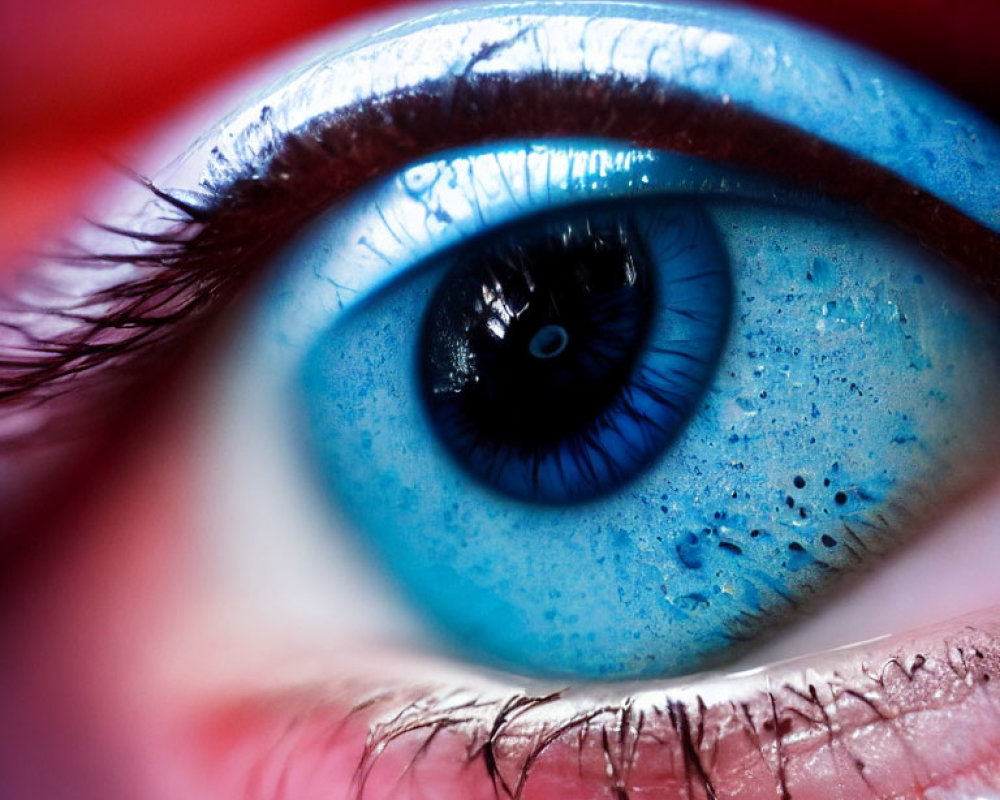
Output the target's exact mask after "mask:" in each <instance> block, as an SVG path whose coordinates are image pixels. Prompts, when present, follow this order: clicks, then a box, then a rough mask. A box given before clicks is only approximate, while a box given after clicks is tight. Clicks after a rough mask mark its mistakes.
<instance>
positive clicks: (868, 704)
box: [212, 619, 1000, 800]
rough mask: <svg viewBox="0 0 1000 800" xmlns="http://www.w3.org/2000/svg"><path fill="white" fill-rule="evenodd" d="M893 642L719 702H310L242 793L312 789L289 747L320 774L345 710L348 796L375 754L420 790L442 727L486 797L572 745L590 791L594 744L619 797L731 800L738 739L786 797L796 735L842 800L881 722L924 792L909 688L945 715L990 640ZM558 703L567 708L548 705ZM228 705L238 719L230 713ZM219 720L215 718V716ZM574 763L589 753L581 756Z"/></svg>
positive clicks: (467, 693) (396, 696)
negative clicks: (350, 746)
mask: <svg viewBox="0 0 1000 800" xmlns="http://www.w3.org/2000/svg"><path fill="white" fill-rule="evenodd" d="M905 650H907V648H900V649H885V650H878V649H875V650H872V651H870V652H869V653H868V654H867V657H866V660H863V661H862V662H861V668H860V670H859V671H858V674H857V675H856V676H853V677H852V672H853V670H851V668H850V667H849V666H847V665H844V666H845V667H847V668H846V669H844V670H843V671H842V672H841V671H834V672H833V673H832V677H831V678H829V679H828V680H826V681H825V682H823V683H818V682H816V678H815V676H814V675H812V674H810V673H809V672H808V671H805V672H803V673H801V674H798V675H797V676H796V677H789V678H786V679H785V680H783V681H782V682H781V683H776V684H773V685H772V684H771V683H770V682H768V683H767V688H766V689H764V688H761V689H757V688H756V687H754V689H753V690H752V691H744V692H740V691H739V688H738V687H730V688H729V690H728V691H727V696H728V697H729V698H730V699H729V700H728V701H727V702H725V703H722V704H717V703H713V702H712V698H710V697H707V696H705V695H703V694H702V693H700V692H698V691H694V690H686V689H684V688H683V687H676V688H675V691H672V692H664V691H662V689H661V690H660V691H654V692H649V691H647V692H645V693H639V694H629V693H625V694H623V695H622V696H621V697H615V698H613V699H611V700H609V701H607V702H605V703H601V704H600V705H599V706H598V707H596V708H593V707H592V708H588V709H587V710H585V711H579V710H574V709H573V702H574V697H573V694H572V691H571V690H565V689H557V690H553V691H548V690H543V691H536V692H532V691H525V690H520V691H512V692H510V693H503V694H500V695H497V696H489V695H485V694H482V693H480V692H478V691H476V690H470V689H455V688H450V689H448V688H444V687H440V686H433V685H431V686H423V687H421V688H417V689H414V690H408V691H405V692H404V691H400V690H388V691H378V692H376V693H373V694H368V695H365V694H363V693H362V696H361V699H360V700H358V701H357V702H355V703H354V705H353V706H352V707H350V708H349V709H347V710H346V711H337V710H334V709H333V708H329V707H327V706H326V705H324V704H320V705H318V706H310V707H308V708H305V709H300V710H299V711H298V712H297V713H295V714H294V715H293V722H292V723H291V724H290V725H288V726H286V727H283V728H282V730H281V732H280V734H279V738H278V740H277V741H272V742H271V745H270V747H269V748H268V750H267V754H266V755H265V756H264V757H263V759H262V761H260V762H258V763H257V764H256V769H255V770H253V771H252V774H253V775H254V776H255V777H254V778H253V779H252V783H251V785H250V786H249V787H247V788H246V790H245V792H244V793H245V796H247V797H261V798H264V797H266V798H273V797H288V796H294V788H293V789H291V790H290V789H289V787H301V786H302V785H303V784H301V783H299V782H298V781H302V780H304V781H305V783H304V786H305V787H306V788H310V787H312V786H313V784H312V783H311V782H310V779H309V776H310V775H311V774H312V773H311V771H310V770H309V768H308V767H307V768H306V773H305V775H304V776H303V775H302V774H300V773H299V770H301V769H302V768H303V766H304V765H303V764H302V763H301V762H300V761H299V758H300V756H298V755H297V754H301V753H314V752H317V751H318V752H319V754H320V759H321V761H320V764H319V765H312V766H313V768H316V767H317V766H318V767H319V774H323V770H322V759H324V758H325V757H327V755H328V754H329V756H330V757H332V756H333V754H334V753H335V752H336V750H337V741H338V736H339V735H340V734H341V733H343V732H344V731H345V730H346V729H347V728H348V727H349V726H350V725H351V723H352V721H355V720H356V721H358V722H359V723H360V724H361V725H363V726H364V727H365V728H366V729H367V730H368V736H367V740H366V741H365V743H364V747H363V749H362V751H361V752H360V753H359V755H358V757H357V759H356V763H355V769H354V779H353V784H352V794H351V796H352V797H354V798H356V799H357V800H362V798H364V797H365V796H366V793H365V792H366V787H367V786H368V784H369V783H370V782H375V781H376V779H377V777H378V771H379V769H380V764H381V762H382V760H385V761H386V762H387V763H388V764H390V766H388V769H389V770H390V771H391V773H392V774H393V775H395V776H398V777H397V778H396V780H397V781H399V780H403V779H406V780H408V781H411V782H414V783H415V785H416V786H417V787H418V792H419V779H420V778H419V769H420V763H421V761H430V762H431V763H433V761H434V759H433V758H432V757H431V753H430V751H431V750H432V748H433V747H435V746H443V747H447V746H448V745H447V744H445V745H442V744H441V742H442V740H444V739H447V737H449V736H451V735H454V736H456V737H457V748H458V751H459V752H461V753H462V758H463V759H464V764H465V766H466V767H469V768H477V767H478V768H479V769H481V770H483V771H484V772H485V776H486V778H487V780H488V781H489V782H490V784H491V785H492V787H493V793H494V796H495V797H496V798H497V800H500V798H509V800H521V798H522V797H523V796H524V795H525V792H526V791H527V789H528V787H529V781H532V780H535V779H536V775H535V772H536V770H538V771H543V772H544V771H545V769H546V755H547V753H548V751H549V750H550V749H554V748H558V747H564V746H568V747H570V748H572V749H573V750H574V751H575V752H576V753H578V754H579V759H580V779H581V780H584V781H587V783H586V786H587V789H588V792H593V791H594V790H595V788H596V787H597V786H598V781H597V780H595V778H596V776H595V775H594V774H593V773H590V772H588V773H585V772H584V763H585V757H586V754H588V753H589V752H590V751H591V750H594V749H596V751H597V753H598V754H600V755H601V756H602V757H601V760H600V762H599V763H600V764H602V765H603V767H604V769H603V775H602V778H603V780H604V781H605V782H606V783H604V786H605V787H606V788H607V790H608V792H609V796H614V797H617V796H621V797H625V796H629V792H639V793H641V792H642V791H643V790H644V789H645V790H646V791H651V792H654V793H662V792H665V791H667V790H668V789H669V788H670V786H672V785H673V783H672V782H676V783H677V786H676V790H675V791H676V792H677V795H678V796H686V797H702V796H704V797H707V798H716V797H723V796H731V792H732V791H733V777H732V776H730V775H727V774H725V773H721V772H720V767H719V764H718V763H717V762H718V760H719V759H720V758H721V759H723V760H724V759H725V757H724V756H720V751H726V750H727V749H728V750H732V749H733V747H734V746H735V745H734V743H733V741H732V740H739V739H746V740H748V741H749V742H751V744H752V751H753V752H754V753H759V754H760V759H761V761H760V764H744V765H743V766H742V768H741V769H742V770H743V771H745V773H746V774H744V775H743V776H742V778H741V779H740V781H738V782H737V783H738V784H739V785H742V782H744V781H746V779H747V776H748V775H750V774H756V775H758V776H759V777H764V776H766V778H769V779H770V780H773V781H774V791H775V796H777V797H785V798H790V797H794V796H796V792H797V791H798V789H799V788H800V786H798V785H796V784H797V782H801V780H802V775H801V770H803V769H811V770H814V769H816V768H817V766H816V765H817V764H819V763H821V762H822V761H823V758H824V756H820V755H819V752H815V753H814V752H813V751H812V750H811V749H810V748H809V746H807V745H804V743H807V742H809V741H816V742H821V743H822V744H820V745H819V748H818V749H819V750H822V751H824V752H825V754H826V756H827V757H829V758H830V759H831V760H832V761H838V760H840V761H845V759H846V761H845V765H849V766H850V767H851V768H852V770H853V774H852V775H843V776H840V778H839V785H840V789H841V791H842V792H846V793H847V794H846V795H845V796H861V795H860V794H858V795H855V794H853V793H851V785H852V783H853V784H857V786H856V787H855V788H860V787H863V788H864V790H865V791H867V792H869V793H871V794H872V795H873V796H874V794H878V793H879V791H880V789H881V788H882V784H883V783H884V781H885V777H886V776H885V775H883V774H882V773H881V772H880V766H882V765H880V764H878V763H877V762H876V763H866V761H865V759H866V758H867V757H868V749H867V747H868V746H869V743H868V741H867V737H871V736H874V737H875V739H876V740H877V741H878V742H880V743H881V744H884V740H883V739H881V738H879V737H880V734H881V733H882V732H884V731H883V727H882V726H891V729H892V731H893V735H894V737H898V740H899V742H898V744H899V746H901V747H904V748H907V749H910V750H912V755H913V758H914V759H915V760H914V764H913V768H914V770H916V771H919V772H921V773H926V774H924V775H923V778H922V779H918V778H916V777H914V780H915V781H917V783H918V784H919V785H920V786H921V788H922V789H924V790H926V791H928V793H929V792H930V790H931V789H932V788H934V787H935V785H936V784H935V783H934V781H935V780H939V779H940V776H938V778H937V779H936V778H934V776H933V768H932V767H931V766H930V765H929V764H928V765H924V764H921V761H920V759H921V745H923V744H924V740H923V738H922V732H923V731H924V729H925V728H926V727H927V725H930V726H931V727H933V722H927V721H926V720H922V721H918V720H911V719H910V715H911V714H912V715H920V714H927V712H928V711H929V707H928V706H927V705H926V704H925V702H924V700H922V699H920V698H929V697H937V698H941V697H947V698H949V700H948V701H947V702H946V703H944V705H943V706H935V710H934V711H931V712H930V715H931V716H933V714H934V713H941V714H947V713H948V707H949V703H952V702H954V703H956V704H960V703H961V702H963V698H967V697H968V696H970V695H972V694H973V693H975V692H977V691H978V690H979V688H980V687H982V686H985V685H987V684H989V683H990V682H991V680H992V678H993V676H995V675H996V673H997V670H998V669H1000V666H998V664H997V658H996V656H995V653H996V637H995V636H994V635H992V634H991V633H990V632H989V631H988V630H986V628H985V626H984V627H980V626H979V625H978V624H977V622H976V621H975V620H971V619H970V621H969V624H967V625H966V626H965V627H964V628H963V630H962V631H961V633H958V634H956V635H955V636H954V637H953V638H951V639H947V638H930V639H928V640H926V641H922V642H918V643H914V647H913V648H912V650H910V655H903V652H904V651H905ZM793 674H795V673H794V671H791V672H789V675H793ZM267 705H268V706H271V705H278V706H280V705H282V701H281V698H276V697H272V698H270V699H269V700H268V701H267ZM333 705H334V706H335V705H336V704H333ZM560 705H562V706H569V709H570V710H565V709H559V710H557V711H553V708H554V707H559V706H560ZM231 712H232V713H235V714H236V716H237V718H242V714H241V711H240V710H238V709H231ZM243 712H244V713H245V709H244V710H243ZM536 712H537V713H536ZM227 717H228V715H227V714H223V715H222V719H226V718H227ZM212 719H218V717H214V716H213V717H212ZM660 720H664V721H666V723H667V725H666V726H664V725H662V724H660V723H659V721H660ZM653 730H657V731H667V732H669V733H667V735H666V736H665V737H664V736H662V734H661V735H657V734H652V733H651V731H653ZM880 746H881V745H880ZM647 748H651V749H652V750H653V751H654V752H655V753H656V754H660V753H672V754H676V758H677V760H676V761H671V762H670V763H668V764H660V765H652V766H651V762H649V761H648V760H647V759H648V757H649V756H650V755H652V753H650V752H648V750H647ZM400 750H401V751H402V753H401V752H399V751H400ZM862 756H863V757H864V758H863V757H862ZM730 758H731V754H730ZM396 759H400V760H399V761H397V760H396ZM803 760H805V761H807V762H808V764H809V766H806V765H805V764H804V763H803ZM586 763H587V764H591V765H593V764H595V763H598V762H594V761H591V760H590V759H586ZM657 766H658V767H659V769H660V771H657ZM650 769H652V772H649V770H650ZM755 771H756V772H755ZM723 787H725V788H723ZM682 793H683V794H682ZM532 796H534V795H532ZM864 796H868V795H867V794H866V795H864ZM879 796H881V794H879ZM935 796H937V795H935Z"/></svg>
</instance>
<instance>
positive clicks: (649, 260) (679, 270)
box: [417, 202, 731, 503]
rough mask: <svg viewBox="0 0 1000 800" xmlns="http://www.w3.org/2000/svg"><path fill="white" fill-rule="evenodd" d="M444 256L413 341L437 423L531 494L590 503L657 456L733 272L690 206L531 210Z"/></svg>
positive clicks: (690, 404) (479, 467)
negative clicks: (444, 267)
mask: <svg viewBox="0 0 1000 800" xmlns="http://www.w3.org/2000/svg"><path fill="white" fill-rule="evenodd" d="M634 205H636V204H633V206H634ZM437 260H438V259H435V261H437ZM440 260H442V261H444V262H445V263H448V264H449V265H450V266H449V268H448V273H447V274H446V275H445V276H444V277H443V278H441V280H440V283H439V286H438V288H437V291H436V292H435V295H434V297H433V299H432V300H431V302H430V304H429V307H428V309H427V311H426V312H425V316H424V322H423V330H424V333H423V337H422V339H421V342H420V344H419V346H418V348H417V350H418V352H417V362H418V366H417V369H418V370H419V372H420V373H421V384H422V387H421V388H422V395H423V399H424V402H425V404H426V406H427V410H428V413H429V417H430V421H431V424H432V426H433V427H434V429H435V431H436V433H437V434H438V436H439V438H440V440H441V442H442V444H443V445H444V446H445V447H446V448H447V449H448V450H449V451H450V452H451V454H452V455H453V456H454V457H455V458H456V459H457V461H458V462H459V463H460V464H461V465H462V466H464V467H465V468H467V469H468V470H469V471H470V472H471V473H472V474H473V475H475V476H476V477H477V478H479V479H480V480H481V481H482V483H483V484H484V485H485V486H487V487H489V488H493V489H496V490H499V491H502V492H504V493H506V494H508V495H511V496H512V497H515V498H520V499H523V500H527V501H536V502H547V503H566V502H572V501H575V500H589V499H591V498H593V497H596V496H598V495H602V494H606V493H607V492H610V491H612V490H614V489H617V488H619V487H620V486H622V485H623V484H625V483H627V482H628V481H629V480H631V479H632V478H633V477H635V476H636V475H637V474H638V473H639V472H640V471H641V470H642V469H644V468H645V467H646V466H647V465H648V464H649V463H650V462H652V461H653V460H654V459H656V458H657V457H659V456H660V454H661V453H662V452H663V450H664V449H665V448H666V447H668V446H669V444H670V443H671V442H672V441H673V439H674V438H675V436H676V435H677V434H678V432H679V431H680V429H681V428H682V427H683V425H684V424H685V423H686V421H687V420H688V418H689V417H690V415H691V413H692V412H693V410H694V408H695V407H696V405H697V403H698V401H699V400H700V398H701V396H702V394H703V393H704V390H705V387H706V385H707V383H708V381H709V379H710V378H711V375H712V373H713V371H714V369H715V364H716V359H717V356H718V351H719V349H720V347H721V344H722V342H723V340H724V338H725V332H726V330H727V328H728V323H729V309H730V301H731V297H730V295H731V284H730V279H729V278H730V276H729V266H728V264H727V263H726V257H725V253H724V252H723V251H722V248H721V246H720V244H719V241H718V238H717V236H716V235H715V232H714V230H713V227H712V224H711V222H710V220H709V219H708V218H707V217H706V215H705V213H704V212H703V211H702V210H701V209H699V208H698V207H697V205H695V204H693V203H687V204H678V203H666V202H662V203H658V204H656V205H654V206H649V205H646V206H640V207H638V208H630V209H629V212H628V213H616V212H615V211H613V210H610V211H609V210H606V209H604V208H585V209H574V210H572V211H570V212H563V213H560V214H556V215H547V216H543V217H542V218H532V219H528V220H525V221H522V222H519V223H517V224H515V225H513V226H508V227H505V228H503V229H501V230H500V231H497V232H492V233H491V234H490V235H487V236H482V237H477V238H474V239H473V240H472V241H469V242H466V243H464V244H463V245H461V246H460V247H459V248H457V249H456V250H455V252H453V253H451V254H449V255H448V256H447V257H444V258H442V259H440Z"/></svg>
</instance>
